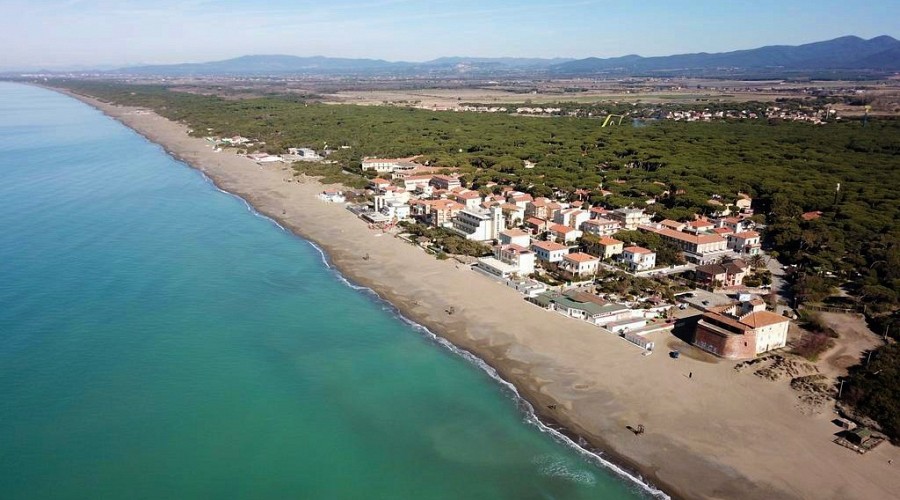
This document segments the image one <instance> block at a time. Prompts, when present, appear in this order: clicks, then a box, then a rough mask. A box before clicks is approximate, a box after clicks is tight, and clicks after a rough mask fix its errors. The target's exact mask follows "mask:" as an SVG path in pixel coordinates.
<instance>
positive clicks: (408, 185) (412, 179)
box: [399, 175, 431, 191]
mask: <svg viewBox="0 0 900 500" xmlns="http://www.w3.org/2000/svg"><path fill="white" fill-rule="evenodd" d="M399 182H401V183H403V189H406V190H407V191H417V190H423V189H425V188H426V187H428V185H429V184H430V183H431V176H430V175H408V176H406V177H403V178H401V179H400V180H399Z"/></svg>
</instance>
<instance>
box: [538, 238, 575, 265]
mask: <svg viewBox="0 0 900 500" xmlns="http://www.w3.org/2000/svg"><path fill="white" fill-rule="evenodd" d="M531 250H532V251H533V252H534V253H535V255H537V258H538V260H541V261H544V262H549V263H559V262H562V260H563V256H565V255H566V254H567V253H569V247H567V246H565V245H561V244H559V243H556V242H554V241H535V242H533V243H532V244H531Z"/></svg>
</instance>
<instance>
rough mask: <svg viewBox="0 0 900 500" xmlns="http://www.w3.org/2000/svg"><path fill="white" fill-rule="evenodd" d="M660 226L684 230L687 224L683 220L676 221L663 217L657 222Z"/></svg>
mask: <svg viewBox="0 0 900 500" xmlns="http://www.w3.org/2000/svg"><path fill="white" fill-rule="evenodd" d="M659 225H660V226H662V227H664V228H666V229H671V230H673V231H684V229H685V228H686V227H687V224H685V223H684V222H678V221H677V220H672V219H665V220H663V221H661V222H660V223H659Z"/></svg>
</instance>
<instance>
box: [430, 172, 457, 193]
mask: <svg viewBox="0 0 900 500" xmlns="http://www.w3.org/2000/svg"><path fill="white" fill-rule="evenodd" d="M431 185H432V186H434V187H435V188H436V189H444V190H450V189H455V188H458V187H462V181H460V180H459V177H456V176H452V175H433V176H432V177H431Z"/></svg>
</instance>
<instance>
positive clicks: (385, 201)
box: [375, 189, 410, 217]
mask: <svg viewBox="0 0 900 500" xmlns="http://www.w3.org/2000/svg"><path fill="white" fill-rule="evenodd" d="M409 199H410V195H409V192H408V191H405V190H402V189H399V190H396V191H385V192H384V193H383V194H377V195H375V211H376V212H381V211H383V210H384V208H385V207H387V206H389V205H404V204H407V203H409ZM408 216H409V215H408V214H407V217H408Z"/></svg>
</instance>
